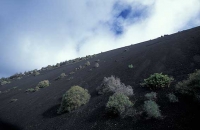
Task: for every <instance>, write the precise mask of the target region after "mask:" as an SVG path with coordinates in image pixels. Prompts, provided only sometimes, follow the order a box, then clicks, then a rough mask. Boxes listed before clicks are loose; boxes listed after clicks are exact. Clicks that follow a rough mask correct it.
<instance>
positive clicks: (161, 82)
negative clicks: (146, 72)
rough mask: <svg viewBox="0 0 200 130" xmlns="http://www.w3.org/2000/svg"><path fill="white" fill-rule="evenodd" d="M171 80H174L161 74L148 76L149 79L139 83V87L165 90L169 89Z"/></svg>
mask: <svg viewBox="0 0 200 130" xmlns="http://www.w3.org/2000/svg"><path fill="white" fill-rule="evenodd" d="M173 80H174V79H173V78H172V77H169V76H168V75H163V74H162V73H154V74H152V75H150V77H149V78H147V79H144V83H141V84H140V85H141V86H143V87H148V88H151V89H157V88H165V87H169V86H170V83H171V82H172V81H173Z"/></svg>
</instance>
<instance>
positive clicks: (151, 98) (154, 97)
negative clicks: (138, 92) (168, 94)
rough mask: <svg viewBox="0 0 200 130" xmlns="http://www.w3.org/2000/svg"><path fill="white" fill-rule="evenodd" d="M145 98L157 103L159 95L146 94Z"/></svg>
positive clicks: (154, 93) (153, 93)
mask: <svg viewBox="0 0 200 130" xmlns="http://www.w3.org/2000/svg"><path fill="white" fill-rule="evenodd" d="M145 97H146V98H147V99H148V100H154V101H155V100H156V99H157V93H156V92H151V93H147V94H145Z"/></svg>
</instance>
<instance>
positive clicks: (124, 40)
mask: <svg viewBox="0 0 200 130" xmlns="http://www.w3.org/2000/svg"><path fill="white" fill-rule="evenodd" d="M199 25H200V1H199V0H190V1H183V0H173V1H172V0H58V1H55V0H18V1H16V0H0V61H1V63H0V77H7V76H10V75H13V74H15V73H19V72H24V71H27V70H33V69H40V68H41V67H44V66H47V65H53V64H56V63H59V62H61V61H65V60H69V59H73V58H76V57H81V56H85V55H89V54H96V53H100V52H104V51H108V50H111V49H115V48H119V47H123V46H127V45H130V44H135V43H138V42H142V41H145V40H149V39H153V38H156V37H160V36H161V35H164V34H172V33H175V32H177V31H181V30H185V29H189V28H192V27H196V26H199Z"/></svg>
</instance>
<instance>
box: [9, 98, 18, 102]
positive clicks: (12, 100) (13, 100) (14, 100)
mask: <svg viewBox="0 0 200 130" xmlns="http://www.w3.org/2000/svg"><path fill="white" fill-rule="evenodd" d="M17 100H18V99H11V100H10V102H16V101H17Z"/></svg>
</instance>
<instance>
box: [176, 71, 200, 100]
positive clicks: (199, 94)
mask: <svg viewBox="0 0 200 130" xmlns="http://www.w3.org/2000/svg"><path fill="white" fill-rule="evenodd" d="M175 88H176V91H178V92H179V93H181V94H184V95H189V96H192V97H193V98H194V100H197V101H199V102H200V70H196V71H195V72H194V73H191V74H189V76H188V78H187V79H186V80H183V81H181V82H178V83H177V84H176V87H175Z"/></svg>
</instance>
